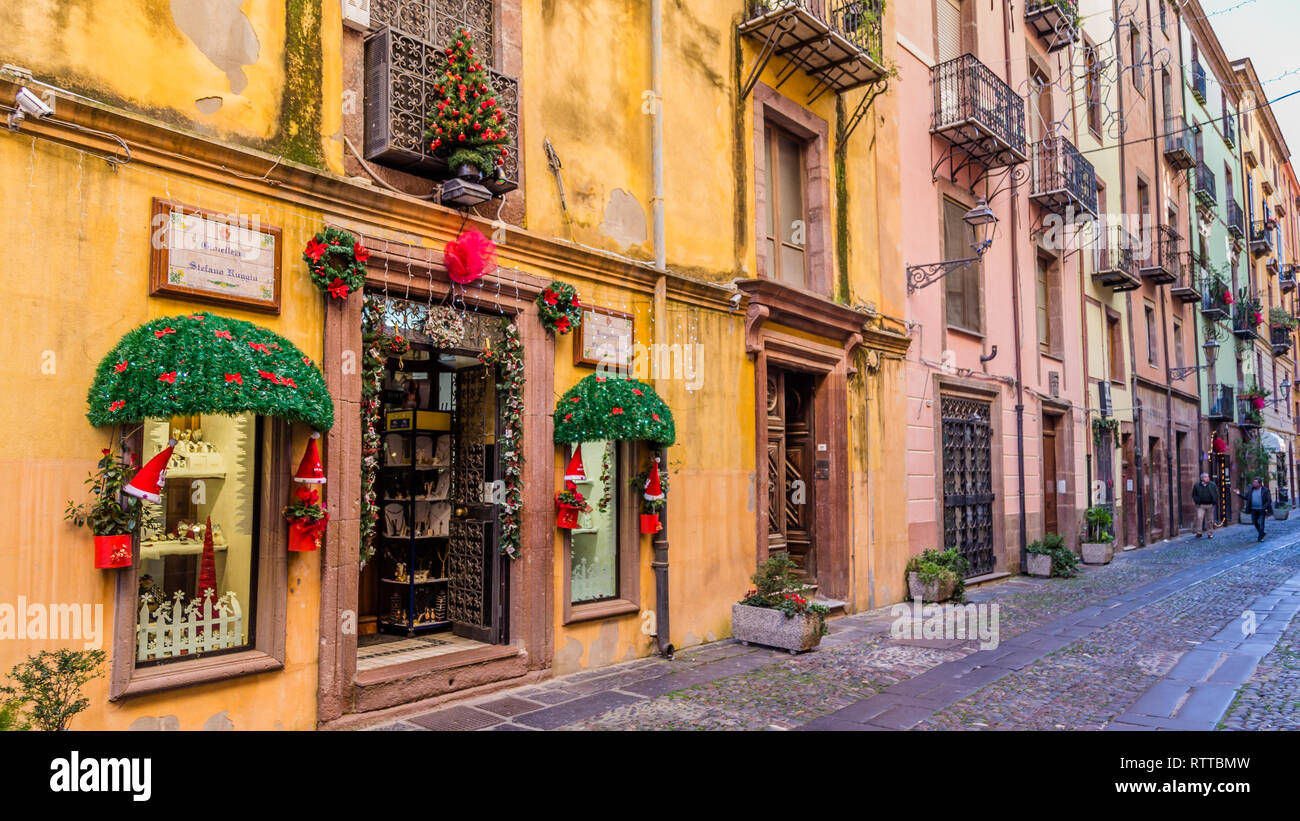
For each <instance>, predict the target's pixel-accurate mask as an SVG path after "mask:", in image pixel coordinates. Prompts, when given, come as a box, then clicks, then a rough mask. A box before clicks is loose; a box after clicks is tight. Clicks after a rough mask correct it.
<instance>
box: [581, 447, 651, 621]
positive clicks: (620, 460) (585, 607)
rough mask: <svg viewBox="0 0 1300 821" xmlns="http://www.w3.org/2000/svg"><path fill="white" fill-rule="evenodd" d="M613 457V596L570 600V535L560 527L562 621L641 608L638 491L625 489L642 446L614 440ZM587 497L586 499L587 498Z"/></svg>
mask: <svg viewBox="0 0 1300 821" xmlns="http://www.w3.org/2000/svg"><path fill="white" fill-rule="evenodd" d="M613 445H614V459H613V464H612V466H611V467H612V468H613V470H612V473H613V476H612V479H613V481H614V486H615V487H617V488H618V489H619V493H618V495H617V497H616V499H617V501H616V502H615V504H616V506H617V511H616V512H617V522H618V545H617V547H616V548H615V550H616V553H617V562H618V571H617V575H616V578H617V579H618V589H617V591H616V593H615V595H614V597H613V598H608V599H601V600H599V601H593V602H583V603H579V604H574V603H573V592H572V582H573V576H572V574H573V535H572V534H571V533H569V531H568V530H565V531H564V556H563V561H562V566H561V573H562V575H563V578H564V590H563V594H562V595H563V597H564V599H563V602H564V613H563V620H564V621H563V623H564V624H566V625H567V624H574V623H577V622H584V621H594V620H597V619H608V618H612V617H615V616H626V615H628V614H631V613H638V612H640V610H641V542H642V538H643V537H642V534H641V532H640V526H639V514H640V511H641V507H640V498H641V497H640V494H638V493H636V492H635V491H631V492H625V488H626V487H627V479H628V476H629V473H628V472H627V471H626V470H624V468H626V469H628V470H630V469H631V468H632V467H633V466H634V465H637V464H640V463H641V460H642V459H644V458H645V454H644V448H643V447H642V446H640V445H639V444H638V443H636V442H626V441H618V442H614V443H613ZM588 501H589V502H590V501H591V500H590V499H589V500H588Z"/></svg>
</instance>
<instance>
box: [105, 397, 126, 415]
mask: <svg viewBox="0 0 1300 821" xmlns="http://www.w3.org/2000/svg"><path fill="white" fill-rule="evenodd" d="M125 407H126V403H125V402H123V401H122V400H121V399H119V400H117V401H116V402H114V403H112V404H111V405H109V406H108V410H109V412H112V411H118V410H121V409H122V408H125Z"/></svg>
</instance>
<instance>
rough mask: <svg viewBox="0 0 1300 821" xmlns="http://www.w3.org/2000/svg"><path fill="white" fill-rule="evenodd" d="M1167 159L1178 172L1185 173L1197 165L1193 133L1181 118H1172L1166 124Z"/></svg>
mask: <svg viewBox="0 0 1300 821" xmlns="http://www.w3.org/2000/svg"><path fill="white" fill-rule="evenodd" d="M1165 159H1166V160H1168V161H1169V164H1170V165H1172V166H1173V167H1174V169H1175V170H1177V171H1185V170H1187V169H1188V168H1193V167H1194V166H1195V165H1196V157H1195V155H1194V154H1193V153H1192V137H1191V133H1190V132H1189V131H1188V130H1187V122H1186V121H1185V120H1183V119H1182V118H1181V117H1174V118H1170V119H1169V120H1168V121H1166V122H1165Z"/></svg>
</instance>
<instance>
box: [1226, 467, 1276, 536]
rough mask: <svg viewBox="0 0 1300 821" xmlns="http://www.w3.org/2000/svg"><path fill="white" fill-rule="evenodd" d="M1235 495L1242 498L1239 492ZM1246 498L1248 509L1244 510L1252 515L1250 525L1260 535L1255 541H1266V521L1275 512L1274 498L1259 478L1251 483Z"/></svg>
mask: <svg viewBox="0 0 1300 821" xmlns="http://www.w3.org/2000/svg"><path fill="white" fill-rule="evenodd" d="M1233 493H1236V494H1237V495H1238V496H1241V491H1239V490H1234V491H1233ZM1244 498H1245V500H1246V507H1245V508H1243V510H1245V512H1247V513H1249V514H1250V523H1251V524H1253V525H1254V526H1255V532H1256V533H1258V534H1259V538H1258V539H1256V540H1255V541H1257V542H1262V541H1264V519H1265V517H1266V516H1268V515H1269V514H1270V513H1272V512H1273V497H1272V496H1271V495H1269V492H1268V488H1267V487H1265V486H1264V483H1263V482H1261V481H1260V480H1259V477H1255V479H1253V480H1252V481H1251V483H1250V490H1248V491H1246V495H1245V497H1244Z"/></svg>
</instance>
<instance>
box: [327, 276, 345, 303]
mask: <svg viewBox="0 0 1300 821" xmlns="http://www.w3.org/2000/svg"><path fill="white" fill-rule="evenodd" d="M325 290H326V291H327V292H328V293H329V295H330V296H332V297H334V298H335V299H347V298H348V294H349V293H350V291H351V289H349V288H348V284H347V283H346V282H344V281H343V280H342V279H340V278H338V277H334V281H333V282H331V283H330V287H328V288H326V289H325Z"/></svg>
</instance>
